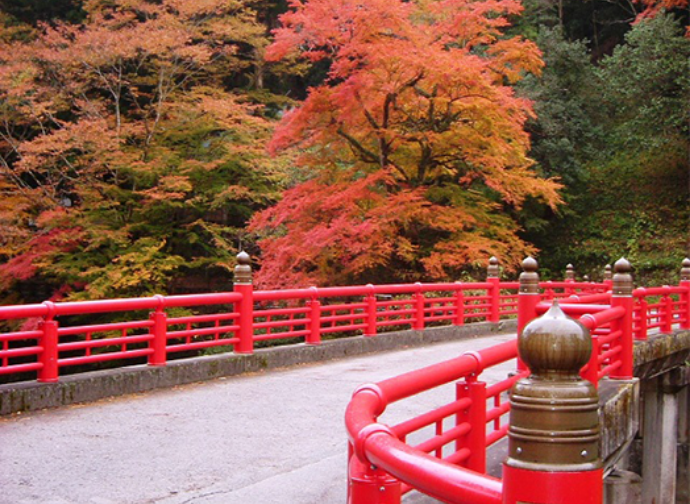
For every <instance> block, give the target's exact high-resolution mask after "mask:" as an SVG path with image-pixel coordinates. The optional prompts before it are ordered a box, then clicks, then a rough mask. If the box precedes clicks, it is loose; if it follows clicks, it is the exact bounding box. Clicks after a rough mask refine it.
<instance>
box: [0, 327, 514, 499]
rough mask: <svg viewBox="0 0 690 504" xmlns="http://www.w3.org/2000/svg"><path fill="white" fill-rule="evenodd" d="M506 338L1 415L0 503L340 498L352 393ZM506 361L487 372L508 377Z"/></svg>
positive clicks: (421, 402)
mask: <svg viewBox="0 0 690 504" xmlns="http://www.w3.org/2000/svg"><path fill="white" fill-rule="evenodd" d="M511 337H515V336H514V335H500V336H490V337H485V338H478V339H469V340H463V341H459V342H454V343H443V344H438V345H433V346H429V347H426V348H416V349H410V350H401V351H394V352H387V353H384V354H376V355H369V356H365V357H357V358H353V359H350V360H343V361H335V362H329V363H324V364H318V365H308V366H301V367H296V368H290V369H285V370H279V371H272V372H268V373H265V374H263V373H262V374H253V375H245V376H241V377H233V378H226V379H219V380H215V381H211V382H205V383H199V384H194V385H188V386H183V387H178V388H175V389H168V390H160V391H155V392H152V393H148V394H141V395H130V396H125V397H121V398H115V399H111V400H104V401H100V402H97V403H94V404H87V405H78V406H71V407H65V408H62V409H58V410H50V411H43V412H38V413H32V414H25V415H16V416H13V417H8V418H3V419H0V504H37V503H41V504H73V503H75V504H82V503H83V504H115V503H117V504H124V503H128V504H129V503H137V504H138V503H161V504H192V503H193V504H274V503H275V504H278V503H280V504H292V503H294V504H312V503H313V504H317V503H318V504H345V495H346V467H345V466H346V452H347V443H346V435H345V429H344V426H343V413H344V411H345V406H346V405H347V403H348V400H349V398H350V395H351V394H352V392H353V390H354V389H355V388H356V387H357V386H358V385H360V384H362V383H366V382H375V381H379V380H382V379H384V378H388V377H390V376H395V375H397V374H400V373H402V372H405V371H408V370H412V369H416V368H419V367H423V366H425V365H429V364H433V363H436V362H440V361H443V360H446V359H449V358H452V357H455V356H457V355H458V354H460V353H462V352H465V351H468V350H475V349H478V348H484V347H486V346H490V345H492V344H496V343H498V342H501V341H506V340H507V339H509V338H511ZM509 367H510V366H509ZM506 369H508V368H506ZM506 369H504V370H500V371H494V372H493V373H494V374H493V376H491V375H489V376H488V377H487V376H486V374H487V373H485V377H484V379H485V380H487V381H489V382H491V381H494V380H495V379H500V378H503V377H505V372H506ZM445 392H447V395H445V394H444V396H443V399H440V400H442V401H447V400H451V399H452V394H454V392H453V389H452V388H451V389H445ZM438 394H439V393H436V394H430V393H427V394H424V395H422V396H420V397H417V398H411V399H408V400H406V401H403V402H401V403H400V404H399V405H393V406H392V407H391V410H390V411H387V412H386V413H385V414H384V416H383V417H382V421H384V422H386V421H390V422H391V423H395V420H396V418H407V417H409V416H411V413H413V412H415V411H418V412H421V411H425V410H428V409H430V408H431V407H432V406H433V405H434V404H441V403H439V399H438ZM408 500H411V501H414V502H418V501H421V500H422V499H419V498H415V497H412V498H411V499H408Z"/></svg>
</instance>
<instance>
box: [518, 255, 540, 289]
mask: <svg viewBox="0 0 690 504" xmlns="http://www.w3.org/2000/svg"><path fill="white" fill-rule="evenodd" d="M538 268H539V265H538V264H537V261H536V260H535V259H534V257H532V256H529V257H527V258H525V260H524V261H522V269H523V272H522V273H520V279H519V280H520V289H519V290H518V292H519V293H520V294H539V273H537V269H538Z"/></svg>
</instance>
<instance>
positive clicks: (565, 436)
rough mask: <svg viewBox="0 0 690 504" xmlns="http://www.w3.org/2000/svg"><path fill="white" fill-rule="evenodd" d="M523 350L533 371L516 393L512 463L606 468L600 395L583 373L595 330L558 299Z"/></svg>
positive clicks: (529, 329) (528, 331) (532, 327)
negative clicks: (601, 443)
mask: <svg viewBox="0 0 690 504" xmlns="http://www.w3.org/2000/svg"><path fill="white" fill-rule="evenodd" d="M518 351H519V353H520V358H521V359H522V360H523V361H524V362H525V364H526V365H527V366H528V367H529V369H530V370H531V371H532V375H531V376H529V377H527V378H522V379H520V380H518V382H517V383H516V384H515V385H514V386H513V389H512V391H511V394H510V404H511V411H510V428H509V431H508V436H509V455H508V459H507V461H506V464H507V465H509V466H512V467H517V468H521V469H528V470H539V471H587V470H592V469H597V468H599V467H601V459H600V456H599V435H600V434H599V413H598V408H599V400H598V395H597V391H596V389H595V388H594V386H593V385H592V384H591V383H589V382H588V381H585V380H583V379H581V378H580V375H579V371H580V369H581V368H582V366H584V365H585V364H586V363H587V361H588V360H589V356H590V353H591V351H592V340H591V337H590V334H589V331H588V330H587V329H586V328H585V327H584V326H583V325H582V324H580V323H579V322H578V321H576V320H574V319H571V318H569V317H567V316H566V315H565V313H563V311H562V310H561V309H560V307H559V306H558V303H557V302H554V304H553V306H552V307H551V308H550V309H549V310H548V311H547V312H546V313H545V314H544V315H543V316H541V317H539V318H537V319H535V320H533V321H532V322H530V323H529V324H527V326H526V327H525V329H524V331H523V332H522V334H521V335H520V337H519V338H518Z"/></svg>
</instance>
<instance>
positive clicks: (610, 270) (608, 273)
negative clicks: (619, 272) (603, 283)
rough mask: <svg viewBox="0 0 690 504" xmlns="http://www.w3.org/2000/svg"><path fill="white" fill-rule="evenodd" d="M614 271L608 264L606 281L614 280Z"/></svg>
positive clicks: (605, 270)
mask: <svg viewBox="0 0 690 504" xmlns="http://www.w3.org/2000/svg"><path fill="white" fill-rule="evenodd" d="M612 271H613V269H612V268H611V265H610V264H607V265H606V267H605V268H604V280H611V278H613V274H612Z"/></svg>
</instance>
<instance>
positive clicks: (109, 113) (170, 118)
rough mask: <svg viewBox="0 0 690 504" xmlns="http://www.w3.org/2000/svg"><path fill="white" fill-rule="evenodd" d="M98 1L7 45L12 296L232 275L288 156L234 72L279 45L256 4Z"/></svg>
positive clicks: (0, 103) (2, 76)
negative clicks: (280, 152)
mask: <svg viewBox="0 0 690 504" xmlns="http://www.w3.org/2000/svg"><path fill="white" fill-rule="evenodd" d="M84 9H85V10H86V13H87V17H86V19H85V20H84V22H83V23H80V24H68V23H61V22H56V23H53V24H52V25H44V26H41V27H39V29H38V30H37V31H36V33H35V34H34V36H33V38H32V39H30V40H19V41H15V42H12V41H7V42H5V43H3V44H2V45H0V119H1V121H0V191H1V192H2V194H3V196H4V199H3V202H4V203H3V204H2V205H0V222H2V224H3V229H5V230H6V232H5V233H4V235H3V237H2V239H1V240H0V263H1V264H0V295H2V294H5V295H7V294H11V293H14V294H17V293H21V294H22V296H21V297H22V298H24V299H25V300H40V299H41V298H42V297H48V296H50V295H52V294H53V293H54V292H56V291H57V292H65V291H66V289H69V288H72V289H76V291H81V292H83V293H84V294H83V295H84V296H88V297H91V298H93V297H103V296H123V295H141V294H150V293H152V292H170V291H175V290H178V291H179V290H193V289H208V288H228V284H229V281H230V271H229V270H231V269H232V266H233V261H234V255H235V254H236V252H237V240H238V236H241V235H242V234H243V227H244V225H245V223H246V220H247V219H248V218H249V216H250V215H251V213H252V212H253V211H254V210H255V209H256V208H262V207H264V206H266V205H267V204H268V202H270V201H272V200H273V195H272V191H274V189H272V187H273V185H274V184H273V182H272V178H273V177H274V176H275V174H276V171H277V169H278V168H277V167H276V164H275V162H274V161H270V160H268V159H267V156H266V155H265V150H264V148H263V145H264V144H265V142H266V141H267V139H268V138H269V137H270V133H271V130H272V128H271V125H270V124H269V122H268V121H267V120H265V119H264V118H263V117H262V114H261V110H260V107H259V106H257V105H256V104H253V103H251V102H250V101H249V100H248V99H247V92H246V91H247V88H250V87H251V86H249V85H247V86H246V88H244V89H238V86H237V85H236V84H235V83H236V82H238V81H239V80H240V79H241V77H242V76H247V75H249V76H250V78H251V74H252V72H253V71H254V68H253V67H255V66H258V65H259V64H263V63H262V62H261V63H259V62H258V60H257V63H256V64H255V62H254V60H256V58H257V56H256V55H257V54H260V53H261V52H262V51H263V49H264V48H265V46H266V45H268V39H267V36H266V33H265V31H266V29H265V27H264V26H263V25H261V24H260V23H258V22H257V21H256V13H255V12H254V11H253V10H252V1H250V0H235V1H231V2H228V1H227V0H204V1H195V0H161V1H150V0H112V1H110V0H109V1H101V0H92V1H89V2H85V3H84ZM214 279H217V280H218V282H216V283H215V284H214V283H213V282H212V281H211V280H214ZM76 294H77V293H76V292H75V294H73V296H74V295H76ZM18 300H20V298H17V299H13V301H18ZM8 301H9V300H8Z"/></svg>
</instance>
